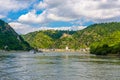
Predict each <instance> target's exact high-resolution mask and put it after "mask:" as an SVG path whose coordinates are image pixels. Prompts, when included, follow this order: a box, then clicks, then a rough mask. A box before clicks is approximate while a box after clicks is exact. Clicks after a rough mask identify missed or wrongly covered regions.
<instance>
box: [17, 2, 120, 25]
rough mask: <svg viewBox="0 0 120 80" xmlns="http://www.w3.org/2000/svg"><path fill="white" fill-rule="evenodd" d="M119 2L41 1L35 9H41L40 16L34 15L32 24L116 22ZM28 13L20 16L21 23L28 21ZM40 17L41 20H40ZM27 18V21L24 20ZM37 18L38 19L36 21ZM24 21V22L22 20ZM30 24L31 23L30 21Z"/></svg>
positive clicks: (119, 7) (119, 8) (119, 12)
mask: <svg viewBox="0 0 120 80" xmlns="http://www.w3.org/2000/svg"><path fill="white" fill-rule="evenodd" d="M119 3H120V0H55V1H51V0H43V1H42V2H40V3H39V4H38V5H36V8H37V9H38V10H41V9H43V10H44V11H43V13H42V14H39V15H38V14H35V13H33V15H34V16H35V17H32V16H33V15H31V17H32V18H33V20H34V21H33V22H39V23H42V22H46V21H74V20H80V19H83V18H84V19H89V20H91V21H94V22H101V21H102V20H103V21H106V22H109V21H110V22H111V21H117V20H118V19H116V17H119V16H120V4H119ZM30 13H31V12H28V13H27V14H25V15H22V16H20V18H19V20H21V21H28V22H29V21H30V20H29V17H30V16H28V15H30ZM41 17H42V18H41ZM26 18H28V19H26ZM38 18H39V19H38ZM24 19H25V20H24ZM30 22H31V21H30Z"/></svg>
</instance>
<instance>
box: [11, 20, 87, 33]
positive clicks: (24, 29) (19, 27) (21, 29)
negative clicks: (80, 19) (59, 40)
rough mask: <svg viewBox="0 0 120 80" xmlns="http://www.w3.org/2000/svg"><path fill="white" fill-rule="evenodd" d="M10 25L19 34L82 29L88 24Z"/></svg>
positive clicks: (15, 23)
mask: <svg viewBox="0 0 120 80" xmlns="http://www.w3.org/2000/svg"><path fill="white" fill-rule="evenodd" d="M9 25H10V26H11V27H12V28H13V29H14V30H15V31H16V32H17V33H18V34H27V33H29V32H34V31H39V30H74V31H76V30H82V29H84V28H86V26H72V27H71V26H67V27H45V26H41V27H34V26H31V25H28V24H24V23H19V22H11V23H9Z"/></svg>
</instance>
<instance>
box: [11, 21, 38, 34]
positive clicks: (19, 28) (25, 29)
mask: <svg viewBox="0 0 120 80" xmlns="http://www.w3.org/2000/svg"><path fill="white" fill-rule="evenodd" d="M9 25H10V26H11V27H12V28H13V29H14V30H15V31H16V32H17V33H18V34H26V33H29V32H33V31H38V30H39V28H35V27H33V26H31V25H28V24H23V23H19V22H11V23H9Z"/></svg>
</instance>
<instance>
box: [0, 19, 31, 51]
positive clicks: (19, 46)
mask: <svg viewBox="0 0 120 80" xmlns="http://www.w3.org/2000/svg"><path fill="white" fill-rule="evenodd" d="M0 49H2V50H4V49H6V50H28V49H30V46H29V44H28V43H27V42H25V41H24V40H23V39H22V37H21V36H19V35H18V34H17V33H16V32H15V31H14V30H13V29H12V28H11V27H10V26H9V25H8V24H7V23H6V22H4V21H2V20H0Z"/></svg>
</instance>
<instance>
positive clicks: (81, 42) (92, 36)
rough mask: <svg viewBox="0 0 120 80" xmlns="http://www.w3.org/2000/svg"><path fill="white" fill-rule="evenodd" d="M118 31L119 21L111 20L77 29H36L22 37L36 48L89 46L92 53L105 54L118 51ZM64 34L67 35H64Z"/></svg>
mask: <svg viewBox="0 0 120 80" xmlns="http://www.w3.org/2000/svg"><path fill="white" fill-rule="evenodd" d="M119 31H120V23H119V22H111V23H100V24H93V25H90V26H88V27H87V28H85V29H83V30H79V31H58V30H45V31H36V32H32V33H29V34H26V35H23V38H24V39H25V40H26V41H27V42H28V43H29V44H30V45H31V46H32V47H36V48H60V49H64V48H65V47H66V46H68V47H69V48H70V49H80V48H88V47H90V48H91V49H90V50H91V53H92V54H97V55H100V54H102V55H107V54H109V53H118V51H119V49H120V48H119V44H120V38H119V37H120V36H119V35H120V32H119ZM38 34H39V35H38ZM40 34H41V35H40ZM64 34H67V35H66V36H64ZM45 36H46V37H45ZM44 43H45V44H44Z"/></svg>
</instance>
